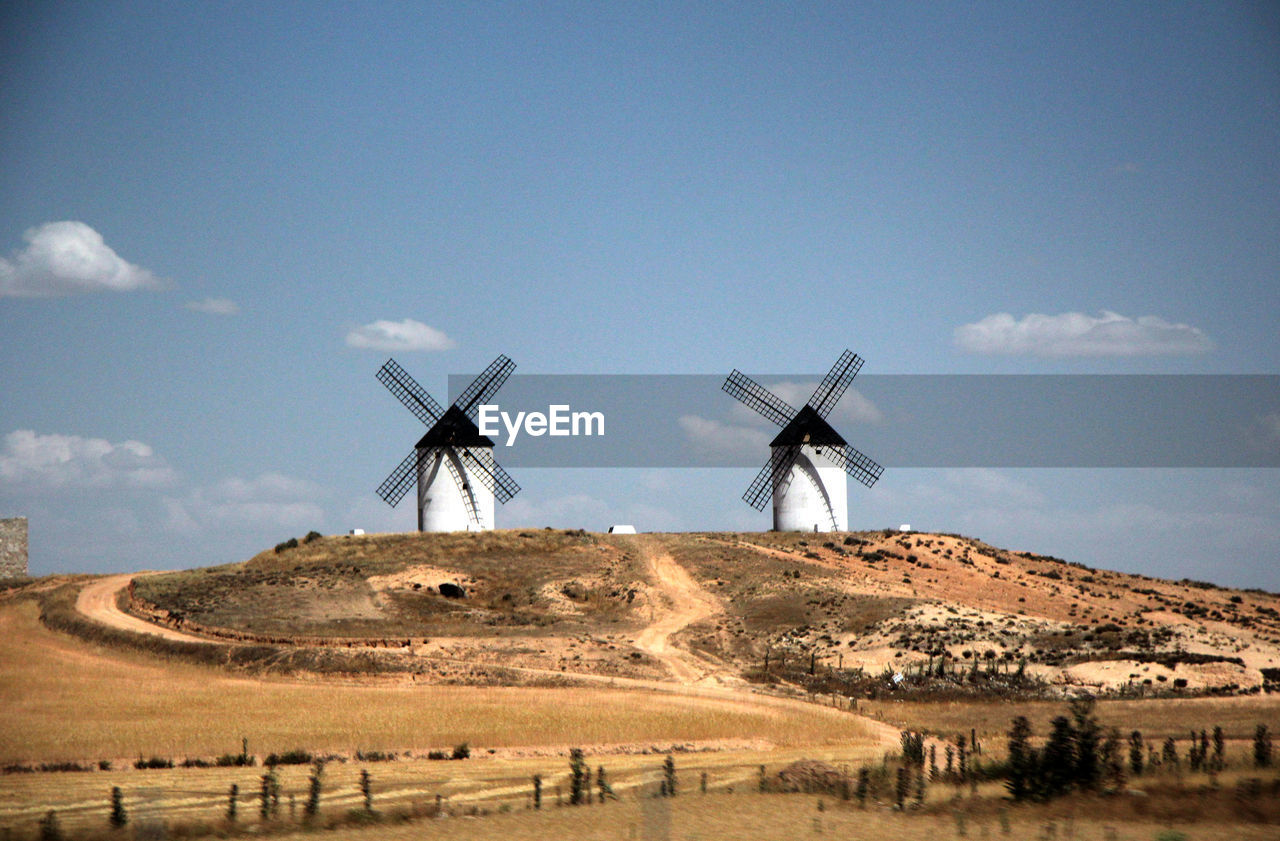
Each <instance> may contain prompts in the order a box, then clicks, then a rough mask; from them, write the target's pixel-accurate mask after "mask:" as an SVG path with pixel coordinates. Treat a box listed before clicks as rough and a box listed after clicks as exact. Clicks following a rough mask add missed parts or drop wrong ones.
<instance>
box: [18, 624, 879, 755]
mask: <svg viewBox="0 0 1280 841" xmlns="http://www.w3.org/2000/svg"><path fill="white" fill-rule="evenodd" d="M36 615H37V609H36V605H35V604H33V603H31V602H29V601H23V602H18V603H9V604H5V605H4V606H3V607H0V705H2V707H3V709H4V710H5V716H4V720H3V724H0V762H2V763H11V762H53V761H64V760H69V761H87V760H95V761H96V760H98V759H114V760H121V759H131V758H134V757H137V756H138V755H139V754H142V755H145V756H152V755H158V756H166V757H175V758H177V759H179V760H181V758H183V757H186V756H197V757H213V756H216V755H219V754H223V753H228V752H237V751H238V750H239V746H240V739H241V737H242V736H247V737H248V738H249V739H250V742H251V747H252V750H253V751H254V752H256V753H259V754H262V755H265V754H267V753H269V752H283V751H286V750H290V749H293V748H297V747H303V748H306V749H308V750H312V751H320V752H343V753H352V752H354V751H356V750H357V749H360V750H366V751H368V750H381V751H390V750H396V751H403V750H411V751H416V752H425V751H428V750H434V749H445V748H450V747H452V746H453V745H456V744H459V743H461V742H469V743H470V744H471V745H473V746H476V747H477V748H478V749H482V750H483V749H488V748H518V747H522V746H530V745H569V744H576V745H607V744H631V743H648V742H659V743H661V744H666V745H669V744H680V743H684V742H711V741H716V740H724V739H731V740H756V741H760V742H763V743H768V744H772V745H778V746H782V747H789V746H801V745H823V744H831V743H848V742H856V741H860V740H866V738H867V728H866V726H865V724H864V722H863V721H862V720H861V719H859V718H856V717H853V716H849V715H840V714H838V713H835V712H834V711H832V710H829V709H824V708H821V707H812V708H808V707H805V706H802V705H801V706H795V707H788V708H786V709H771V708H767V707H766V708H761V707H760V706H759V705H751V704H748V703H746V702H743V701H740V700H734V699H724V698H719V697H697V696H689V695H672V694H667V693H659V692H653V691H640V690H630V691H628V690H610V689H590V688H585V689H584V688H578V689H572V690H569V689H552V688H547V689H541V688H527V687H456V686H432V685H423V684H415V683H412V682H410V683H406V682H404V681H393V680H389V679H388V680H379V681H375V682H367V683H363V684H362V683H358V682H355V681H345V682H344V681H341V680H336V679H332V678H329V679H310V678H298V679H292V678H265V679H251V678H246V677H241V676H236V675H233V674H228V673H225V672H220V671H218V670H216V669H212V668H208V667H202V666H195V665H187V664H183V663H174V662H168V661H163V660H156V659H152V658H148V657H146V656H144V655H141V654H133V653H128V652H114V651H105V650H102V649H99V648H96V647H94V646H92V645H89V644H86V643H81V642H79V641H77V640H73V639H69V638H67V637H64V636H62V635H59V634H56V633H54V632H52V631H50V630H48V629H46V628H44V627H42V626H41V625H40V624H39V622H38V621H37V618H36Z"/></svg>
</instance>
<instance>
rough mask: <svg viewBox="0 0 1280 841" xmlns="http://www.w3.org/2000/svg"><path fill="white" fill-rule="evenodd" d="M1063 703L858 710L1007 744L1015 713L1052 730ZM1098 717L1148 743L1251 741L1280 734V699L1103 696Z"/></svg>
mask: <svg viewBox="0 0 1280 841" xmlns="http://www.w3.org/2000/svg"><path fill="white" fill-rule="evenodd" d="M1064 708H1065V707H1064V705H1063V704H1062V702H1060V701H1010V702H1002V701H998V700H987V701H927V702H926V701H861V702H860V703H859V705H858V709H859V710H860V711H861V712H864V713H866V714H868V715H870V716H872V717H873V718H876V719H877V720H880V721H884V722H887V723H889V724H892V725H893V726H894V727H898V728H901V729H907V730H919V731H920V732H923V733H929V734H932V735H936V736H939V737H944V738H949V737H954V736H955V735H956V734H958V733H968V732H969V731H970V729H975V730H977V731H978V735H979V737H981V738H983V739H984V741H988V742H1000V743H1003V742H1004V739H1005V736H1006V734H1007V733H1008V731H1009V724H1010V722H1011V721H1012V720H1013V718H1014V716H1019V715H1024V716H1026V717H1027V719H1028V720H1029V721H1030V722H1031V726H1032V728H1033V729H1034V731H1035V732H1037V733H1040V734H1044V733H1046V732H1048V728H1049V722H1050V720H1052V719H1053V718H1054V717H1055V716H1059V715H1063V714H1064V713H1063V710H1064ZM1097 716H1098V721H1099V722H1100V723H1101V724H1102V726H1103V727H1105V728H1110V727H1116V728H1118V729H1119V730H1120V732H1121V733H1122V734H1124V735H1125V736H1128V734H1129V733H1131V732H1133V731H1134V730H1139V731H1141V732H1142V735H1143V737H1144V738H1145V739H1147V740H1148V741H1150V740H1152V739H1164V738H1165V737H1167V736H1172V737H1173V738H1175V739H1186V738H1187V734H1188V732H1189V731H1191V730H1195V731H1196V732H1199V731H1200V730H1209V731H1210V732H1212V730H1213V728H1214V727H1215V726H1217V727H1221V728H1222V730H1223V734H1224V736H1225V737H1226V738H1227V739H1228V740H1235V741H1239V742H1241V743H1243V742H1244V741H1245V740H1248V739H1252V738H1253V733H1254V728H1256V727H1257V726H1258V725H1259V724H1265V725H1267V727H1268V729H1269V730H1270V731H1271V732H1273V733H1280V697H1278V696H1276V695H1274V694H1271V695H1254V696H1245V697H1238V698H1149V699H1146V700H1141V701H1137V700H1135V701H1128V700H1102V701H1099V702H1098V708H1097Z"/></svg>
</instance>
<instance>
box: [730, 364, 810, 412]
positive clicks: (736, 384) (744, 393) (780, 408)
mask: <svg viewBox="0 0 1280 841" xmlns="http://www.w3.org/2000/svg"><path fill="white" fill-rule="evenodd" d="M720 389H721V391H725V392H727V393H728V394H729V396H730V397H733V398H734V399H735V400H738V401H739V402H741V403H742V405H744V406H746V407H747V408H748V409H752V410H754V411H756V412H758V413H760V415H762V416H763V417H764V418H765V419H766V420H771V421H773V422H774V423H775V424H777V425H778V426H786V425H787V424H789V423H791V419H792V418H794V417H795V416H796V410H795V409H793V408H791V407H790V406H788V405H787V404H786V402H785V401H783V400H782V399H780V398H779V397H778V396H777V395H776V394H774V393H773V392H772V391H770V390H769V389H767V388H765V387H764V386H762V385H760V383H758V382H756V381H755V380H753V379H751V378H750V377H748V376H747V375H746V374H744V373H742V372H741V371H739V370H738V369H737V368H734V369H733V373H732V374H730V375H729V377H728V378H727V379H726V380H725V381H724V385H722V386H720Z"/></svg>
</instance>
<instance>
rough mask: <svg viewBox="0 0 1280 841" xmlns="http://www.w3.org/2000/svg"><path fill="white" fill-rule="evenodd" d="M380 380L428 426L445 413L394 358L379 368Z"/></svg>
mask: <svg viewBox="0 0 1280 841" xmlns="http://www.w3.org/2000/svg"><path fill="white" fill-rule="evenodd" d="M378 382H380V383H382V384H383V385H385V386H386V387H387V390H388V391H390V392H391V393H392V394H394V395H395V396H396V399H397V400H399V401H400V402H401V403H403V404H404V405H405V407H406V408H407V409H408V410H409V411H410V412H413V414H414V415H416V416H417V418H418V420H420V421H422V422H423V423H424V424H426V425H427V426H433V425H434V424H435V422H436V421H438V420H440V416H441V415H443V414H444V409H443V408H442V407H441V406H440V404H439V403H437V402H436V401H435V399H434V398H432V396H431V395H430V394H427V390H426V389H425V388H423V387H422V386H420V385H418V383H417V382H416V381H415V380H414V379H413V377H411V376H409V372H408V371H406V370H405V369H403V368H401V367H400V366H399V365H397V364H396V361H395V360H394V359H388V360H387V361H386V364H384V365H383V366H382V367H381V368H379V369H378ZM393 504H394V503H393Z"/></svg>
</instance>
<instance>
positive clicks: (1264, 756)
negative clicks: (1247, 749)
mask: <svg viewBox="0 0 1280 841" xmlns="http://www.w3.org/2000/svg"><path fill="white" fill-rule="evenodd" d="M1253 764H1254V765H1255V766H1256V767H1258V768H1269V767H1270V766H1271V734H1270V733H1268V732H1267V725H1265V724H1259V725H1258V728H1257V729H1256V730H1254V731H1253Z"/></svg>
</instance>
